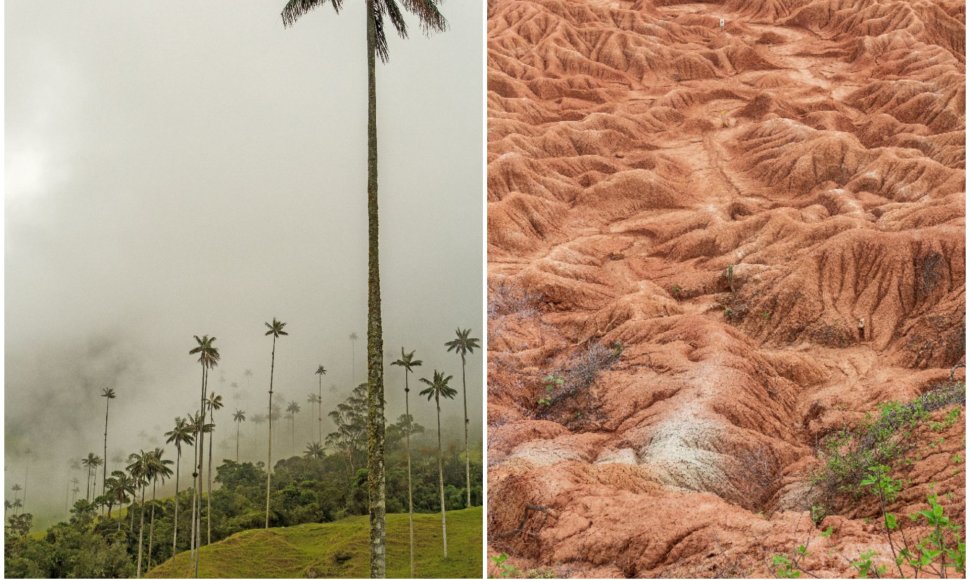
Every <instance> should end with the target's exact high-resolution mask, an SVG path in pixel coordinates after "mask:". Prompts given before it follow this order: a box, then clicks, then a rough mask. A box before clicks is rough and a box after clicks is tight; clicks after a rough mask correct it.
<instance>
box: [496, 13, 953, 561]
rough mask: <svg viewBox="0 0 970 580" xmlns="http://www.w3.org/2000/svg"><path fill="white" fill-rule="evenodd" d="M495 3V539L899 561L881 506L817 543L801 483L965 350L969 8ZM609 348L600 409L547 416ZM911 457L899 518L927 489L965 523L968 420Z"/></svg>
mask: <svg viewBox="0 0 970 580" xmlns="http://www.w3.org/2000/svg"><path fill="white" fill-rule="evenodd" d="M488 9H489V14H488V25H489V33H488V57H489V66H488V111H489V112H488V114H489V128H488V185H489V192H488V195H489V205H488V233H489V290H490V304H489V369H488V373H489V376H488V378H489V385H488V395H489V410H488V440H489V442H488V445H489V509H490V512H489V513H490V521H489V542H490V547H489V550H490V553H491V554H493V555H494V554H497V553H501V552H505V553H508V554H510V555H511V560H510V562H511V563H512V564H514V565H515V566H516V567H517V568H519V569H520V570H523V571H526V570H530V569H543V570H544V571H546V572H552V573H555V574H557V575H562V576H608V577H622V576H627V577H634V576H639V577H648V576H649V577H652V576H667V577H670V576H705V577H709V576H771V575H773V570H772V568H771V564H770V561H771V557H772V555H773V554H777V553H788V554H791V553H792V551H793V550H794V549H795V547H796V546H797V545H798V544H802V543H805V542H806V539H808V541H809V550H810V552H811V555H810V556H809V557H808V558H807V559H805V560H804V561H803V563H802V564H803V566H804V567H805V568H807V569H808V570H810V571H811V572H812V573H814V574H816V575H818V576H845V575H850V576H852V575H854V570H853V569H852V568H851V567H850V566H849V564H848V560H847V559H852V558H856V557H857V556H858V555H859V554H860V553H861V552H863V551H865V550H867V549H873V550H875V551H876V552H877V553H878V554H879V558H882V559H883V561H884V562H886V563H888V562H889V560H888V556H889V548H888V545H887V544H886V542H885V541H884V539H883V536H881V532H880V528H879V526H878V525H877V523H878V522H875V521H874V520H873V519H872V517H873V516H874V515H876V514H877V513H878V512H877V506H876V505H875V504H874V503H873V502H861V503H859V502H842V504H840V506H841V507H840V509H839V510H838V512H839V513H835V514H833V515H829V516H828V517H827V518H826V520H825V521H824V522H823V525H822V526H821V527H823V528H824V527H828V526H832V527H833V529H835V530H836V531H835V533H834V534H833V535H832V537H830V538H823V537H821V536H820V535H819V533H818V531H817V530H816V529H815V528H814V527H813V526H812V523H811V520H810V518H809V508H810V506H811V505H812V503H813V502H815V501H816V500H817V497H814V496H813V494H817V491H816V490H814V488H812V486H810V485H809V481H810V475H811V472H812V471H813V470H814V469H816V468H817V467H818V465H819V460H818V459H817V456H816V452H815V445H816V442H817V441H818V440H819V438H820V437H822V436H824V435H826V434H828V433H831V432H833V431H834V430H836V429H838V428H840V427H843V426H850V425H854V424H855V423H856V422H858V421H859V420H860V419H861V418H862V417H863V415H864V413H865V412H866V411H869V410H872V409H874V408H876V407H877V406H878V405H879V404H880V403H881V402H884V401H889V400H900V401H905V400H911V399H913V398H915V397H916V396H918V395H919V394H920V393H922V392H925V391H926V390H928V389H930V388H932V387H933V385H934V384H936V383H938V382H939V381H941V380H943V379H945V378H946V377H947V376H948V374H949V372H950V368H951V367H952V366H953V365H954V364H955V363H957V362H959V361H961V360H963V354H964V341H965V281H964V280H965V269H964V263H965V242H964V239H965V238H964V227H965V220H964V212H965V209H964V208H965V204H964V191H965V170H964V158H965V145H964V142H965V118H964V110H965V100H966V94H965V89H964V85H965V57H964V52H965V47H964V18H965V13H964V4H963V2H958V1H953V0H876V1H871V0H868V1H862V0H750V1H749V0H726V1H724V2H720V3H703V4H701V3H680V2H677V1H676V0H674V1H671V0H653V1H651V0H636V1H634V2H624V1H618V0H617V1H607V0H604V1H597V0H590V1H580V0H575V1H569V0H528V1H524V0H497V1H490V2H489V5H488ZM721 18H723V19H724V22H725V24H724V27H723V29H722V28H721V27H720V26H719V23H720V19H721ZM728 267H731V271H732V277H733V280H729V278H728V276H727V274H726V273H727V269H728ZM732 284H733V286H734V293H733V295H732V292H731V285H732ZM725 308H730V311H729V314H730V315H729V316H726V315H725ZM860 319H861V320H862V324H863V325H864V329H865V330H864V332H865V338H864V339H863V340H861V341H860V340H859V337H858V324H859V320H860ZM616 341H619V343H621V344H622V345H623V349H624V350H623V352H622V355H621V357H620V359H619V361H618V362H617V363H616V364H615V365H614V366H612V368H610V369H609V370H607V371H606V372H604V373H602V374H600V375H599V376H598V377H597V378H596V380H595V382H594V383H593V386H592V388H591V390H590V392H589V393H588V394H584V395H580V396H577V397H574V398H573V399H569V400H566V401H565V402H562V403H559V402H557V403H556V404H555V405H552V406H545V405H543V404H541V403H540V402H539V401H540V400H541V399H543V397H544V396H546V391H545V386H544V384H543V377H545V376H546V375H548V374H550V373H553V372H555V370H556V369H557V368H561V367H562V366H563V365H566V364H567V361H568V360H569V359H570V357H575V356H577V355H578V353H582V352H585V351H586V349H587V348H588V346H589V345H592V344H602V345H607V346H609V345H612V344H614V342H616ZM960 376H961V377H962V376H963V374H962V371H960ZM941 437H942V439H943V442H942V443H939V442H938V441H936V440H937V439H939V438H941ZM917 441H918V448H919V450H920V451H919V452H918V454H917V455H915V456H914V461H915V463H914V464H913V465H910V466H907V467H905V469H903V470H901V471H897V473H896V475H897V476H899V477H905V478H907V479H909V480H910V483H909V485H908V487H907V489H906V491H905V492H904V493H903V495H902V497H901V499H900V500H899V501H898V502H897V503H896V504H895V505H894V506H892V509H894V510H896V511H898V512H912V511H914V510H917V509H920V508H921V507H925V506H924V504H922V503H921V502H923V501H925V497H926V493H927V490H928V486H929V485H930V484H934V489H935V490H936V491H938V492H940V493H944V494H945V493H947V492H953V494H952V496H951V497H948V498H947V499H945V500H944V505H945V507H946V509H947V510H948V513H950V514H951V515H952V516H954V517H955V518H956V519H958V520H959V521H963V517H964V509H965V508H964V505H965V501H964V496H965V492H964V488H965V475H964V473H965V469H964V466H963V464H960V465H954V464H953V462H952V461H951V459H952V456H953V455H954V454H956V453H959V454H961V456H962V455H964V447H965V445H964V427H963V420H962V419H961V420H960V421H958V422H957V423H956V424H955V425H954V426H953V427H951V428H948V429H945V430H944V431H943V432H942V434H941V433H936V432H931V431H929V430H928V429H925V428H924V429H922V430H921V431H919V434H918V437H917ZM931 442H935V443H934V444H933V445H931ZM528 506H541V509H529V508H528ZM913 531H914V533H915V532H918V530H913ZM492 573H496V574H497V573H498V572H497V571H496V570H495V569H493V570H492Z"/></svg>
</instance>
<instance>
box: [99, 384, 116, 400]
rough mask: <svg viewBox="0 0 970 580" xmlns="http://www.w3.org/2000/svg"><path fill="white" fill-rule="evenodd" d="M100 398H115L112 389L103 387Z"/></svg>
mask: <svg viewBox="0 0 970 580" xmlns="http://www.w3.org/2000/svg"><path fill="white" fill-rule="evenodd" d="M101 396H102V397H104V398H106V399H114V398H115V390H114V389H112V388H110V387H105V388H103V389H101Z"/></svg>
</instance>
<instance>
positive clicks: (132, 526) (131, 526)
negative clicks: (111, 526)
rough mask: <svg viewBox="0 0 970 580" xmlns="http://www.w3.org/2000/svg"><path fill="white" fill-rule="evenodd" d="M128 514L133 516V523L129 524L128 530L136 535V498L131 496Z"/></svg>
mask: <svg viewBox="0 0 970 580" xmlns="http://www.w3.org/2000/svg"><path fill="white" fill-rule="evenodd" d="M128 513H129V514H131V523H130V524H128V530H129V531H131V533H132V534H134V533H135V496H134V495H132V496H131V503H129V504H128Z"/></svg>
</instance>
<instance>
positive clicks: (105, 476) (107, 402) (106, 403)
mask: <svg viewBox="0 0 970 580" xmlns="http://www.w3.org/2000/svg"><path fill="white" fill-rule="evenodd" d="M110 404H111V399H109V398H108V397H105V398H104V473H103V474H102V475H101V494H102V495H104V486H105V482H106V481H107V480H108V407H109V406H110Z"/></svg>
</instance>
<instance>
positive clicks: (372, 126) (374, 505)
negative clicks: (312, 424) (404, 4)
mask: <svg viewBox="0 0 970 580" xmlns="http://www.w3.org/2000/svg"><path fill="white" fill-rule="evenodd" d="M367 8H368V9H367V246H368V248H367V250H368V251H367V281H368V284H367V385H368V386H367V399H368V410H367V491H368V500H369V502H368V503H369V504H370V505H369V511H370V575H371V578H383V577H384V575H385V560H384V556H385V554H384V546H385V530H384V511H385V507H386V506H385V497H384V494H385V487H384V486H385V480H384V376H383V375H384V369H383V355H384V344H383V342H384V341H383V333H382V329H381V275H380V260H379V244H378V241H379V231H380V230H379V227H378V209H377V79H376V73H375V56H376V49H377V22H376V16H377V10H378V8H377V5H376V2H375V0H368V2H367Z"/></svg>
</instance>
